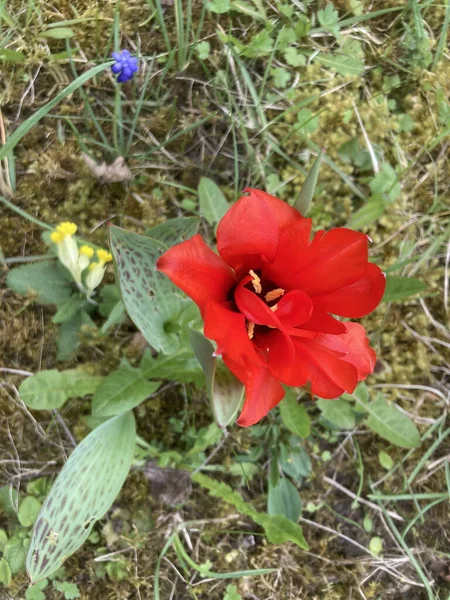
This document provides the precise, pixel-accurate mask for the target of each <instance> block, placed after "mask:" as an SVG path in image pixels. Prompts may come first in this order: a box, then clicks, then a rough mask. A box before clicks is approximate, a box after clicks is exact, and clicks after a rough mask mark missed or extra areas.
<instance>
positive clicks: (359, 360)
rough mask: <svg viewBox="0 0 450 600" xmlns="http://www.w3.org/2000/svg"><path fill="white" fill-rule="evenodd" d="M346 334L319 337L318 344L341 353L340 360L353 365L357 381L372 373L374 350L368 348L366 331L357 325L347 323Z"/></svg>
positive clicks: (374, 358) (374, 360) (374, 359)
mask: <svg viewBox="0 0 450 600" xmlns="http://www.w3.org/2000/svg"><path fill="white" fill-rule="evenodd" d="M347 329H348V333H345V334H344V335H320V336H319V337H317V338H316V339H315V341H316V342H317V343H318V344H321V345H323V346H326V347H327V348H329V349H330V350H334V351H337V352H342V353H343V354H344V355H345V356H343V357H342V359H341V360H344V361H345V362H348V363H350V364H351V365H353V366H354V367H355V368H356V370H357V372H358V381H362V380H363V379H365V378H366V377H367V376H368V375H370V374H371V373H373V370H374V368H375V362H376V358H377V357H376V354H375V350H373V349H372V348H371V347H370V346H369V340H368V338H367V335H366V330H365V329H364V327H363V326H362V325H360V324H359V323H347Z"/></svg>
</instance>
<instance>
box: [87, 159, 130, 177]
mask: <svg viewBox="0 0 450 600" xmlns="http://www.w3.org/2000/svg"><path fill="white" fill-rule="evenodd" d="M83 158H84V162H85V163H86V165H87V166H88V167H89V170H90V171H91V173H92V175H94V177H95V178H96V179H98V180H99V181H100V183H117V182H119V181H131V180H132V179H133V173H132V172H131V169H130V168H129V167H128V166H127V164H126V162H125V159H124V157H123V156H119V157H118V158H116V160H115V161H114V162H113V163H111V164H110V165H107V164H106V163H105V162H102V163H98V162H96V161H95V160H94V159H93V158H91V157H90V156H89V155H87V154H85V153H83Z"/></svg>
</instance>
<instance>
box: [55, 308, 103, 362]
mask: <svg viewBox="0 0 450 600" xmlns="http://www.w3.org/2000/svg"><path fill="white" fill-rule="evenodd" d="M82 327H87V328H92V329H94V330H95V329H96V325H95V323H94V321H93V320H92V319H91V317H90V316H89V315H88V313H87V312H86V311H85V310H80V311H79V312H77V313H76V314H75V315H74V316H73V317H72V318H71V319H69V321H64V323H62V324H61V327H60V329H59V338H58V354H57V355H56V358H57V359H58V360H67V359H68V358H71V356H73V355H74V354H75V352H76V350H77V348H78V346H79V344H80V336H81V328H82Z"/></svg>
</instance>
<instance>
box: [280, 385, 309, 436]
mask: <svg viewBox="0 0 450 600" xmlns="http://www.w3.org/2000/svg"><path fill="white" fill-rule="evenodd" d="M279 407H280V415H281V419H282V421H283V423H284V425H285V426H286V427H287V428H288V429H289V431H292V433H295V435H298V436H299V437H301V438H306V437H308V435H309V434H310V433H311V419H310V418H309V415H308V413H307V411H306V408H305V405H304V404H300V403H299V402H297V398H296V397H295V394H294V393H293V392H292V391H291V390H287V391H286V395H285V397H284V398H283V400H282V401H281V402H280V404H279Z"/></svg>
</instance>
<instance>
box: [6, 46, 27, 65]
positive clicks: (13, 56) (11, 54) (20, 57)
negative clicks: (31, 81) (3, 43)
mask: <svg viewBox="0 0 450 600" xmlns="http://www.w3.org/2000/svg"><path fill="white" fill-rule="evenodd" d="M0 60H4V61H5V62H10V63H22V62H24V61H25V60H26V56H25V55H24V54H23V53H22V52H16V51H15V50H10V49H9V48H0Z"/></svg>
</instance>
